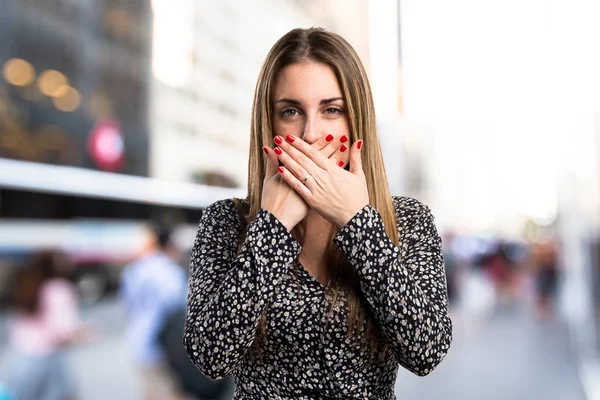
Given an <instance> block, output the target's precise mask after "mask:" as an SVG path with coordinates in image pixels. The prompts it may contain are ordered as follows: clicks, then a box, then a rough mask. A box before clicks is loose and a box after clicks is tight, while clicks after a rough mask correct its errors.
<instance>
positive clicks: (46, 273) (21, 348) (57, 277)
mask: <svg viewBox="0 0 600 400" xmlns="http://www.w3.org/2000/svg"><path fill="white" fill-rule="evenodd" d="M71 272H72V266H71V264H70V263H69V262H68V260H67V258H66V257H65V256H64V255H63V254H62V253H60V252H58V251H54V250H44V251H39V252H37V253H36V254H34V255H33V256H32V257H31V259H30V260H29V261H28V262H27V263H26V264H25V265H24V266H23V267H22V269H21V270H20V271H19V272H18V275H17V276H16V279H15V282H14V285H13V286H12V293H11V304H12V306H13V312H12V314H11V315H10V317H9V320H8V328H9V338H10V345H11V347H12V349H11V350H12V351H11V353H12V358H11V359H10V361H9V365H8V369H9V371H8V381H7V384H8V387H9V388H10V389H11V390H12V391H13V392H14V393H15V395H16V398H17V399H19V400H64V399H74V398H76V396H75V393H76V391H75V385H74V382H73V378H72V377H71V374H70V373H69V369H68V367H67V362H66V359H65V351H66V349H67V348H68V347H69V345H71V344H74V343H78V342H83V341H86V340H88V339H89V338H90V331H89V328H87V327H85V326H83V325H82V324H81V322H80V320H79V315H78V300H77V293H76V290H75V287H74V285H73V284H72V283H71V281H70V280H69V276H70V274H71Z"/></svg>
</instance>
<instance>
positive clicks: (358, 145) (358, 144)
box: [356, 140, 362, 150]
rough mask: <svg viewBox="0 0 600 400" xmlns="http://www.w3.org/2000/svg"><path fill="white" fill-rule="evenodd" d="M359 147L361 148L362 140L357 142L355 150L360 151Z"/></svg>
mask: <svg viewBox="0 0 600 400" xmlns="http://www.w3.org/2000/svg"><path fill="white" fill-rule="evenodd" d="M361 147H362V140H359V141H358V143H356V148H357V149H359V150H360V148H361Z"/></svg>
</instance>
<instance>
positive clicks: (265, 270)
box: [183, 200, 301, 379]
mask: <svg viewBox="0 0 600 400" xmlns="http://www.w3.org/2000/svg"><path fill="white" fill-rule="evenodd" d="M239 227H240V222H239V217H238V215H237V212H236V210H235V205H234V203H233V201H231V200H224V201H221V202H217V203H215V204H213V205H211V206H209V207H208V208H207V209H205V210H204V212H203V214H202V218H201V220H200V225H199V227H198V233H197V235H196V239H195V242H194V247H193V249H192V254H191V264H190V276H189V283H188V303H187V317H186V324H185V332H184V339H183V342H184V345H185V347H186V349H187V351H188V354H189V356H190V359H191V360H192V361H193V362H194V364H195V365H196V366H197V367H198V368H199V369H200V370H201V371H202V372H203V373H204V374H205V375H206V376H208V377H209V378H212V379H222V378H224V377H225V376H227V375H229V374H230V373H231V372H232V371H233V370H234V369H235V367H236V366H237V365H238V364H239V363H240V361H241V360H242V358H243V356H244V355H245V354H246V351H247V350H248V349H249V347H250V346H251V345H252V342H253V341H254V337H255V334H256V331H257V327H258V323H259V319H260V316H261V314H262V311H263V309H264V307H265V304H266V303H267V302H269V300H270V299H272V298H273V296H274V294H275V293H276V290H277V288H278V287H279V286H280V282H281V278H282V276H283V275H284V274H285V273H286V271H287V269H288V268H289V265H290V264H291V263H292V262H293V261H294V260H295V259H296V257H297V256H298V254H299V253H300V250H301V247H300V245H299V244H298V242H296V240H294V238H293V237H292V235H291V234H290V233H289V231H288V230H287V229H286V228H285V226H284V225H283V224H281V222H280V221H279V220H278V219H277V218H276V217H275V216H273V215H272V214H271V213H269V212H268V211H266V210H264V209H262V210H260V212H259V213H258V215H257V216H256V218H255V219H254V220H253V221H252V222H250V223H249V224H248V227H247V232H246V233H247V234H246V239H245V241H244V243H243V244H242V246H241V250H240V252H239V254H238V253H237V250H238V239H237V238H238V229H239Z"/></svg>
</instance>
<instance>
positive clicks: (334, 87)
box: [274, 62, 342, 103]
mask: <svg viewBox="0 0 600 400" xmlns="http://www.w3.org/2000/svg"><path fill="white" fill-rule="evenodd" d="M335 97H342V91H341V89H340V85H339V83H338V81H337V78H336V76H335V73H334V72H333V69H332V68H331V67H329V66H328V65H325V64H321V63H314V62H310V63H302V64H291V65H288V66H287V67H285V68H283V69H282V70H281V71H280V72H279V74H278V75H277V78H276V80H275V87H274V101H278V100H280V99H284V98H285V99H293V100H298V101H300V102H302V103H304V102H310V103H312V102H320V101H321V100H323V99H331V98H335Z"/></svg>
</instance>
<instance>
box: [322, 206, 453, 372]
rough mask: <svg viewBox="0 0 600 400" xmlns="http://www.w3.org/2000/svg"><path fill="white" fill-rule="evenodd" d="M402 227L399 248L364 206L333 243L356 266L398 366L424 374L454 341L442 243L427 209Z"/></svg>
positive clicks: (415, 214) (440, 359)
mask: <svg viewBox="0 0 600 400" xmlns="http://www.w3.org/2000/svg"><path fill="white" fill-rule="evenodd" d="M402 223H404V224H406V225H405V226H404V227H403V229H402V230H401V231H402V234H401V235H400V242H401V248H399V247H398V246H396V245H395V244H394V242H393V241H392V240H391V239H390V238H389V236H388V235H387V233H386V232H385V228H384V225H383V221H382V219H381V216H380V214H379V213H378V212H377V210H376V209H374V208H373V207H371V206H365V207H364V208H363V209H362V210H361V211H359V212H358V213H357V214H356V215H355V216H354V217H353V218H352V219H351V220H350V221H349V222H348V223H347V224H346V226H344V228H342V230H341V231H340V232H339V233H338V234H337V235H336V237H335V238H334V242H335V243H336V245H337V246H338V247H339V248H340V249H341V251H342V252H343V253H344V254H345V256H346V258H347V259H348V261H349V262H350V263H351V264H352V265H353V266H354V267H355V268H356V270H357V273H358V275H359V277H360V285H361V289H362V291H363V294H364V296H365V298H366V299H367V301H368V303H369V305H370V308H371V310H372V312H373V313H374V317H375V319H376V321H377V322H378V325H379V326H380V328H381V331H382V333H383V335H384V337H385V338H386V340H387V341H388V343H389V345H390V346H391V348H392V350H393V351H394V354H395V355H396V359H397V360H398V362H399V364H400V365H402V366H403V367H404V368H406V369H408V370H409V371H411V372H413V373H414V374H416V375H419V376H425V375H427V374H429V373H430V372H431V371H432V370H433V369H434V368H435V367H436V366H437V365H438V364H439V363H440V362H441V361H442V360H443V359H444V357H445V356H446V354H447V352H448V349H449V347H450V343H451V341H452V321H451V320H450V317H449V315H448V294H447V287H446V275H445V271H444V262H443V256H442V246H441V244H442V243H441V238H440V236H439V234H438V232H437V230H436V228H435V224H434V221H433V216H432V214H431V212H430V211H429V209H428V208H427V207H426V206H423V209H421V210H418V211H416V212H413V213H412V215H410V216H408V217H407V221H405V222H403V221H398V225H400V224H402Z"/></svg>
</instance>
